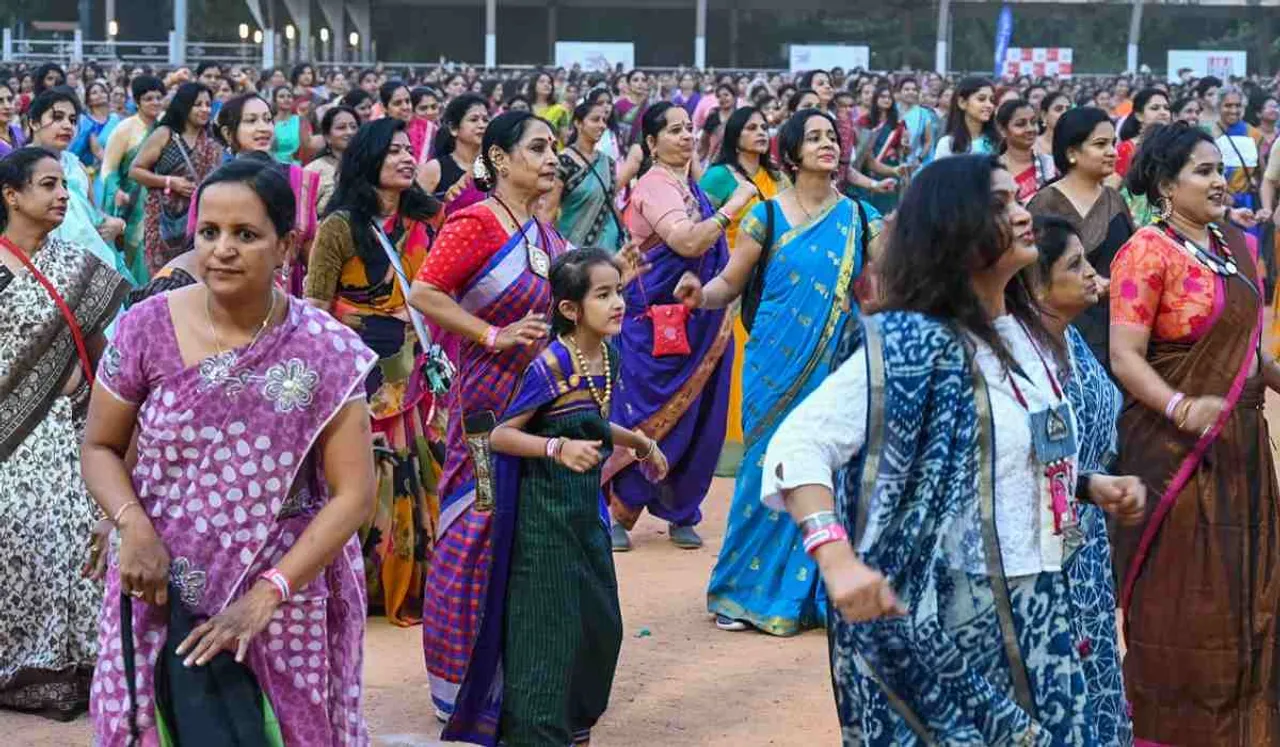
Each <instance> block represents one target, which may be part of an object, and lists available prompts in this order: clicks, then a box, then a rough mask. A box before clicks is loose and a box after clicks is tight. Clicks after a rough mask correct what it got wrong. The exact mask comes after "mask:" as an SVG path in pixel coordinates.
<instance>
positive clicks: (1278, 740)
mask: <svg viewBox="0 0 1280 747" xmlns="http://www.w3.org/2000/svg"><path fill="white" fill-rule="evenodd" d="M1128 184H1129V188H1130V189H1131V190H1132V191H1133V192H1134V194H1142V195H1145V196H1146V197H1147V198H1148V199H1149V200H1151V202H1152V204H1153V205H1157V206H1158V210H1159V213H1160V216H1161V217H1160V219H1158V220H1157V221H1156V223H1155V224H1153V225H1151V226H1148V227H1146V228H1143V229H1142V230H1140V231H1138V232H1137V233H1136V234H1134V236H1133V237H1132V238H1131V239H1130V240H1129V241H1128V243H1127V244H1126V245H1125V246H1124V248H1123V249H1122V250H1121V251H1120V252H1119V254H1117V256H1116V258H1115V261H1114V263H1113V264H1112V266H1111V363H1112V370H1113V372H1114V375H1115V377H1116V379H1117V380H1118V381H1119V383H1120V385H1121V387H1123V388H1124V390H1125V392H1126V395H1127V402H1126V405H1125V409H1124V411H1123V413H1122V414H1121V416H1120V423H1119V430H1120V454H1121V458H1120V463H1119V465H1118V466H1117V470H1118V472H1119V473H1120V474H1136V475H1138V476H1140V477H1141V478H1142V479H1143V481H1144V482H1145V483H1146V485H1147V489H1148V491H1150V494H1151V495H1152V496H1154V499H1153V500H1149V501H1148V502H1147V518H1146V521H1145V522H1144V523H1143V524H1142V525H1140V526H1138V527H1135V528H1132V529H1120V530H1119V531H1118V532H1116V534H1115V537H1114V540H1115V560H1116V562H1115V567H1116V572H1117V574H1118V575H1119V577H1120V579H1121V583H1120V605H1121V607H1122V609H1123V610H1124V612H1125V636H1126V639H1127V642H1128V655H1127V657H1126V659H1125V662H1124V670H1125V672H1124V674H1125V683H1126V686H1127V691H1128V697H1129V700H1130V702H1131V704H1132V706H1133V725H1134V733H1135V736H1136V737H1137V742H1136V743H1137V744H1138V745H1173V744H1177V745H1180V747H1200V746H1202V745H1203V746H1204V747H1209V746H1210V745H1212V746H1213V747H1221V746H1223V745H1274V744H1280V710H1278V706H1280V703H1278V702H1277V700H1278V699H1280V667H1277V654H1280V650H1278V649H1277V642H1276V617H1277V612H1280V583H1278V579H1280V514H1278V512H1277V506H1276V499H1277V495H1278V493H1277V488H1276V473H1275V468H1274V465H1273V463H1272V459H1271V448H1270V441H1269V437H1268V431H1267V423H1266V420H1265V418H1264V416H1263V411H1262V408H1263V400H1264V395H1265V388H1267V387H1269V388H1271V389H1273V390H1280V367H1278V366H1277V365H1276V363H1275V361H1274V360H1272V359H1271V358H1270V357H1268V356H1262V355H1260V353H1259V340H1260V338H1261V335H1262V312H1263V308H1264V305H1263V302H1262V299H1261V296H1260V293H1259V288H1260V286H1259V281H1258V277H1257V270H1256V264H1255V262H1254V261H1253V258H1252V257H1251V256H1249V253H1248V249H1247V247H1246V245H1245V242H1244V236H1243V234H1241V233H1240V232H1239V231H1238V230H1236V229H1234V228H1232V227H1230V225H1229V224H1228V223H1227V222H1226V221H1225V219H1224V218H1225V208H1224V207H1223V200H1224V198H1225V197H1226V191H1227V182H1226V179H1225V178H1224V177H1223V172H1222V153H1221V152H1220V151H1219V150H1218V148H1217V146H1215V145H1214V143H1213V140H1212V139H1211V138H1210V137H1209V136H1208V135H1207V134H1205V133H1204V132H1203V131H1201V130H1199V129H1196V128H1192V127H1189V126H1187V125H1185V124H1174V125H1171V126H1169V127H1159V128H1156V129H1155V130H1153V131H1151V132H1149V133H1147V134H1146V135H1145V136H1144V138H1143V144H1142V148H1141V150H1139V152H1138V154H1137V156H1136V157H1135V159H1134V163H1133V165H1132V167H1131V168H1130V171H1129V175H1128ZM1219 226H1221V227H1222V228H1219Z"/></svg>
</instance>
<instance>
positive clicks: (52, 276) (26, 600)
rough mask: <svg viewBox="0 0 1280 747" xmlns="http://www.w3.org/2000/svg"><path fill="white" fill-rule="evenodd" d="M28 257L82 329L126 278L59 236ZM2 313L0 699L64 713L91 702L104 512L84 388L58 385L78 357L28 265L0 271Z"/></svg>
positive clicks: (94, 321) (97, 326)
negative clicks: (97, 497)
mask: <svg viewBox="0 0 1280 747" xmlns="http://www.w3.org/2000/svg"><path fill="white" fill-rule="evenodd" d="M4 251H5V250H4V249H3V248H0V253H2V252H4ZM31 261H32V263H33V264H34V265H35V266H36V267H37V268H38V269H39V270H40V271H41V272H42V273H43V274H44V275H45V277H47V278H48V279H49V281H50V282H51V283H53V285H54V287H55V288H57V289H58V292H59V294H60V295H61V296H62V297H63V299H65V300H66V302H67V305H68V307H69V308H70V309H71V311H72V314H73V315H74V316H75V318H76V321H77V322H78V323H79V325H80V327H81V329H82V330H83V331H84V334H85V336H86V337H92V336H94V335H96V334H99V333H101V332H102V331H103V330H104V329H105V328H106V326H107V324H108V323H109V322H110V321H111V319H112V317H113V316H114V315H115V313H116V310H117V309H118V308H119V307H120V303H121V302H122V301H123V299H124V295H125V293H126V292H127V291H128V288H129V286H128V283H127V282H126V281H125V280H124V279H123V278H121V277H120V275H119V274H117V273H116V272H115V271H113V270H112V269H111V268H110V267H109V266H108V265H106V264H105V263H103V262H101V261H100V260H98V259H97V258H96V257H94V256H93V255H92V254H90V253H88V252H86V251H85V250H84V249H82V248H80V247H76V246H73V245H71V244H68V243H66V242H63V241H59V240H57V239H53V238H51V239H48V240H47V241H46V242H45V244H44V246H43V247H42V248H41V249H40V251H38V252H36V253H35V254H34V255H33V256H32V257H31ZM0 319H4V323H3V324H2V325H0V651H3V652H4V655H3V656H2V657H0V708H11V709H15V710H21V711H28V712H32V713H38V714H40V715H43V716H47V717H49V718H55V719H59V720H69V719H72V718H75V717H76V716H78V715H79V714H81V713H83V712H84V710H85V709H86V708H87V707H88V704H89V681H90V676H91V674H92V671H93V665H94V662H95V661H96V660H97V655H98V642H97V638H96V636H95V626H94V619H95V618H96V616H97V613H98V609H99V607H100V606H101V604H102V585H101V584H99V583H98V582H96V581H92V580H90V579H85V578H81V577H80V567H81V566H82V565H83V563H84V561H85V558H86V547H85V540H86V538H88V537H89V536H90V533H91V532H92V530H93V527H94V525H95V524H96V523H97V520H98V518H99V514H100V513H101V512H100V510H99V509H98V508H97V506H96V505H95V504H94V502H93V499H92V498H91V497H90V496H89V493H88V490H87V489H86V488H85V485H84V481H83V479H82V478H81V476H80V440H81V436H82V431H83V428H84V418H85V414H86V413H85V408H86V406H87V403H88V395H89V387H88V384H87V383H86V382H83V381H82V383H81V384H80V386H79V387H77V389H76V391H74V392H73V393H72V394H71V395H66V394H63V389H64V388H65V387H66V386H67V383H68V381H69V380H70V379H71V377H72V376H77V375H79V371H80V359H79V357H78V355H77V353H76V348H75V344H74V342H73V340H72V337H71V332H70V329H69V328H68V326H67V324H66V322H65V321H64V320H63V317H62V314H61V313H59V311H58V308H57V306H55V305H54V301H53V298H52V297H51V296H50V295H49V293H48V291H46V290H45V288H44V286H42V285H41V284H40V283H39V282H38V281H37V280H36V278H35V277H34V276H33V275H32V274H31V273H30V272H22V273H20V274H18V275H17V276H14V277H11V278H9V279H8V281H7V283H6V282H5V281H4V280H3V279H0ZM81 378H82V379H83V377H81Z"/></svg>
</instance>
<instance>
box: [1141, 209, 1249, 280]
mask: <svg viewBox="0 0 1280 747" xmlns="http://www.w3.org/2000/svg"><path fill="white" fill-rule="evenodd" d="M1157 222H1158V223H1159V224H1160V226H1161V227H1163V228H1164V232H1165V235H1166V236H1168V237H1169V238H1171V239H1173V242H1174V243H1175V244H1177V245H1178V246H1179V247H1180V248H1181V249H1182V251H1184V252H1186V253H1187V254H1188V255H1189V256H1190V257H1191V258H1193V259H1195V260H1196V261H1198V262H1199V263H1200V264H1202V265H1204V266H1205V267H1207V268H1209V270H1211V271H1213V272H1214V273H1215V274H1217V275H1221V276H1222V277H1224V278H1227V277H1231V276H1233V275H1235V274H1236V273H1237V272H1239V269H1240V268H1239V267H1238V266H1237V264H1236V258H1235V256H1233V255H1232V254H1231V248H1230V247H1228V246H1227V239H1226V237H1225V236H1223V235H1222V230H1221V229H1219V228H1218V226H1217V225H1215V224H1213V223H1210V224H1209V225H1208V229H1209V248H1210V249H1217V250H1218V251H1220V252H1221V253H1222V256H1218V255H1217V254H1214V253H1213V252H1211V251H1206V250H1205V249H1204V248H1203V247H1201V246H1200V245H1199V244H1197V243H1195V242H1194V241H1192V240H1191V239H1189V238H1187V237H1186V236H1184V235H1182V233H1181V232H1180V231H1178V229H1176V228H1174V227H1173V226H1172V225H1171V224H1170V223H1169V221H1167V220H1164V219H1163V218H1161V219H1158V220H1157ZM1215 244H1216V245H1217V246H1216V247H1215V246H1214V245H1215Z"/></svg>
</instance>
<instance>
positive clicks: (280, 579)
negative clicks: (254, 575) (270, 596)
mask: <svg viewBox="0 0 1280 747" xmlns="http://www.w3.org/2000/svg"><path fill="white" fill-rule="evenodd" d="M258 578H261V579H263V580H266V581H270V582H271V584H272V585H273V586H275V587H276V591H277V592H279V594H280V601H281V602H287V601H289V597H291V596H293V590H292V589H290V588H289V579H287V578H285V577H284V574H283V573H281V572H280V569H278V568H268V569H267V570H265V571H263V572H262V575H260V576H258Z"/></svg>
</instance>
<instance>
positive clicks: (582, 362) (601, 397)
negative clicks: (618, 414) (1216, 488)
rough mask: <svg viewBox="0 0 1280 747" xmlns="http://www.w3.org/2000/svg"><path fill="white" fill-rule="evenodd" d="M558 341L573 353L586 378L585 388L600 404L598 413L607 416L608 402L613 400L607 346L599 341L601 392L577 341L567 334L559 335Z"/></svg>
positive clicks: (611, 375) (611, 376)
mask: <svg viewBox="0 0 1280 747" xmlns="http://www.w3.org/2000/svg"><path fill="white" fill-rule="evenodd" d="M560 341H561V342H563V343H564V346H565V347H567V348H569V352H570V353H572V354H573V359H574V361H576V362H577V364H578V368H579V369H580V370H581V371H582V376H583V378H585V379H586V380H587V390H588V391H590V392H591V399H593V400H595V402H596V404H597V405H599V406H600V414H601V415H602V416H604V417H606V418H607V417H609V404H610V403H611V402H612V401H613V371H612V370H611V367H610V365H609V346H608V345H606V344H605V343H604V341H601V342H600V353H601V358H602V359H603V360H604V392H603V393H601V392H600V390H599V389H598V388H596V380H595V377H594V376H592V375H591V374H590V372H589V371H588V369H587V357H586V356H585V355H583V354H582V349H581V348H579V347H578V343H576V342H574V341H573V339H572V338H570V337H568V336H564V337H561V338H560Z"/></svg>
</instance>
